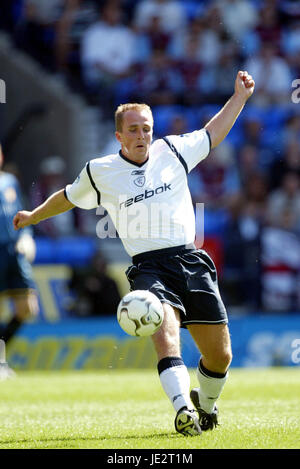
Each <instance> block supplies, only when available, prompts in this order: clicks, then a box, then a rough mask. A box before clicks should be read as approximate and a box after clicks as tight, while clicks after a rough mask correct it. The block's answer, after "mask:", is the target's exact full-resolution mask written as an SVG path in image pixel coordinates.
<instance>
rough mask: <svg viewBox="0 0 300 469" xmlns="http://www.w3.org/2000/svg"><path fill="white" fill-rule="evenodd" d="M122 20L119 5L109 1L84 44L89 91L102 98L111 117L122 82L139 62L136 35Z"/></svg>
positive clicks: (84, 64)
mask: <svg viewBox="0 0 300 469" xmlns="http://www.w3.org/2000/svg"><path fill="white" fill-rule="evenodd" d="M121 17H122V10H121V8H120V6H119V2H116V1H111V0H110V1H109V2H105V4H104V6H103V7H102V10H101V15H100V18H99V21H98V22H96V23H95V24H94V25H92V26H90V27H89V28H88V29H87V30H86V31H85V33H84V35H83V38H82V44H81V46H82V47H81V65H82V75H83V80H84V84H85V87H86V91H87V93H88V94H90V95H92V96H96V97H97V99H99V101H100V104H101V105H102V107H103V109H104V111H105V112H107V113H109V115H110V114H111V107H113V106H114V105H115V88H116V87H117V86H118V80H120V79H121V78H124V77H127V76H128V75H129V74H130V72H131V67H132V65H133V64H134V62H135V47H136V44H135V34H134V33H133V32H132V30H131V29H130V28H128V27H127V26H124V25H123V24H122V22H121ZM101 44H102V45H103V44H105V47H101Z"/></svg>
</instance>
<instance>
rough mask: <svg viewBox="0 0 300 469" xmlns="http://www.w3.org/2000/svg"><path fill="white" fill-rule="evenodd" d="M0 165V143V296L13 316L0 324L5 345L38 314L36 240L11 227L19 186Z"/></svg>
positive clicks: (27, 231)
mask: <svg viewBox="0 0 300 469" xmlns="http://www.w3.org/2000/svg"><path fill="white" fill-rule="evenodd" d="M2 164H3V153H2V149H1V145H0V297H1V298H2V297H3V298H4V297H7V298H10V299H11V300H12V303H13V309H14V315H13V317H12V319H10V320H9V322H8V323H7V324H6V325H5V326H4V327H2V328H1V327H0V339H1V340H4V342H5V343H6V344H7V343H8V342H9V341H10V340H11V338H12V337H13V336H14V335H15V334H16V332H17V331H18V330H19V328H20V327H21V325H22V323H23V322H24V320H25V319H27V318H29V317H34V316H35V315H36V314H37V312H38V301H37V295H36V291H35V289H34V283H33V280H32V275H31V265H30V262H29V260H33V257H34V254H35V243H34V240H33V238H32V236H31V230H30V229H28V228H26V229H25V230H22V231H20V232H16V231H15V230H14V229H13V226H12V221H13V217H14V215H15V213H16V212H17V211H18V210H20V209H21V207H22V202H21V196H20V187H19V184H18V181H17V179H16V178H15V176H13V175H12V174H10V173H7V172H4V171H1V167H2ZM0 313H1V311H0Z"/></svg>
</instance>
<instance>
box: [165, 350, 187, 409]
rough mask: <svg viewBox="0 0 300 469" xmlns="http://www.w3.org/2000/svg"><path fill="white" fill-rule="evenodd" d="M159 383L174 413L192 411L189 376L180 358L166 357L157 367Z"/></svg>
mask: <svg viewBox="0 0 300 469" xmlns="http://www.w3.org/2000/svg"><path fill="white" fill-rule="evenodd" d="M157 368H158V372H159V378H160V382H161V384H162V387H163V389H164V391H165V393H166V394H167V396H168V398H169V399H170V401H171V404H172V405H173V407H174V409H175V411H176V412H178V410H180V409H182V407H187V408H188V409H193V404H192V402H191V399H190V375H189V373H188V370H187V368H186V366H185V364H184V362H183V360H182V358H180V357H166V358H163V359H162V360H160V362H159V363H158V365H157Z"/></svg>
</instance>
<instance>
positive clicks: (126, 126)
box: [116, 110, 153, 162]
mask: <svg viewBox="0 0 300 469" xmlns="http://www.w3.org/2000/svg"><path fill="white" fill-rule="evenodd" d="M152 135H153V120H152V116H151V114H150V113H149V112H148V111H146V110H142V111H126V112H125V114H124V116H123V125H122V131H121V132H116V138H117V139H118V141H119V142H120V143H121V149H122V153H123V155H124V156H126V157H127V158H129V159H130V160H132V161H135V162H143V161H145V160H146V159H147V157H148V153H149V148H150V145H151V141H152Z"/></svg>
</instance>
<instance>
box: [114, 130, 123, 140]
mask: <svg viewBox="0 0 300 469" xmlns="http://www.w3.org/2000/svg"><path fill="white" fill-rule="evenodd" d="M115 136H116V139H117V140H118V142H120V143H122V137H121V134H120V132H118V131H117V130H116V132H115Z"/></svg>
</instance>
